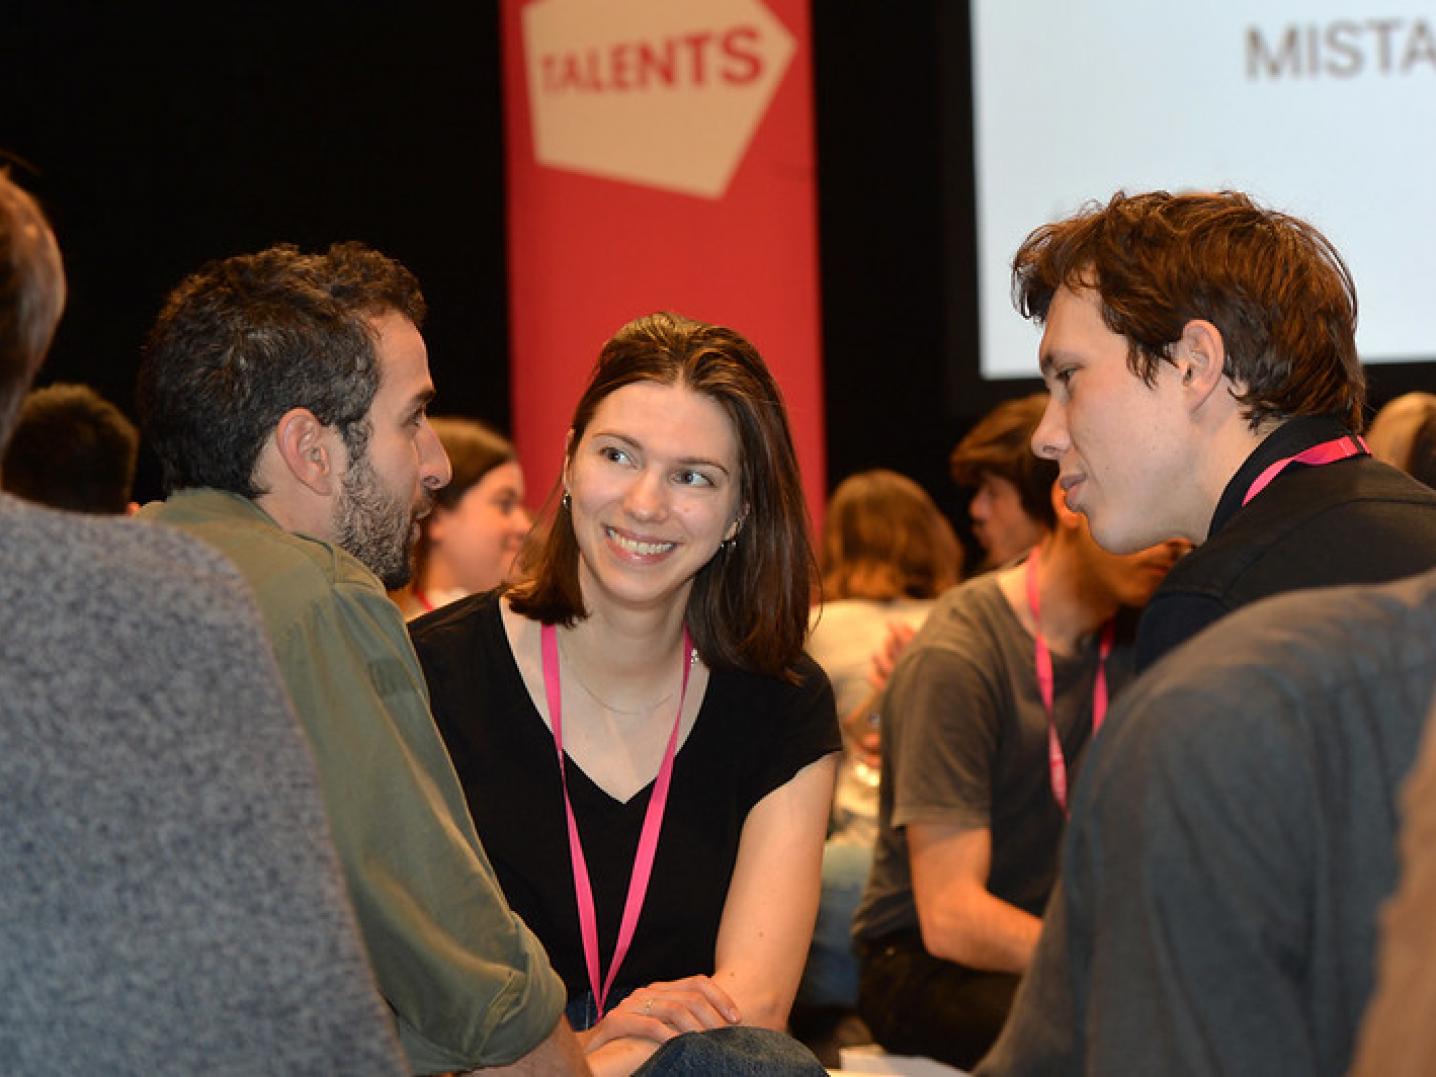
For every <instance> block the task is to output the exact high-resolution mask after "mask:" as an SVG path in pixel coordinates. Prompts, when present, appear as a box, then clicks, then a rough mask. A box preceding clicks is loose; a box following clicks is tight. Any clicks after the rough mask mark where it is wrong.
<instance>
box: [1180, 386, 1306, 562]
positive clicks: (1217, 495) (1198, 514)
mask: <svg viewBox="0 0 1436 1077" xmlns="http://www.w3.org/2000/svg"><path fill="white" fill-rule="evenodd" d="M1283 422H1285V420H1283V419H1269V420H1267V421H1266V422H1263V423H1261V424H1260V425H1259V426H1258V427H1257V428H1256V429H1255V430H1253V429H1252V428H1251V426H1250V425H1249V424H1248V423H1247V421H1246V419H1245V418H1244V417H1242V416H1241V415H1240V414H1239V413H1238V412H1237V411H1236V410H1235V409H1234V410H1233V411H1232V413H1231V414H1230V416H1229V417H1228V419H1227V421H1226V422H1224V423H1223V424H1222V425H1221V426H1220V427H1219V428H1218V429H1217V430H1215V431H1214V432H1213V434H1212V437H1211V438H1210V439H1209V440H1208V442H1207V443H1206V445H1205V446H1203V448H1202V451H1201V452H1200V453H1199V454H1198V455H1199V461H1198V464H1197V467H1196V468H1195V469H1194V475H1195V482H1196V491H1195V497H1194V498H1193V502H1192V503H1193V509H1192V512H1191V518H1190V520H1188V521H1187V525H1186V526H1184V527H1183V528H1182V529H1181V530H1180V531H1178V532H1176V534H1178V535H1179V536H1180V537H1182V538H1186V539H1188V540H1190V541H1191V542H1192V543H1193V544H1195V545H1201V544H1202V543H1203V542H1205V541H1206V539H1207V532H1208V530H1209V529H1210V527H1211V523H1212V517H1213V516H1214V515H1215V514H1216V511H1217V505H1218V504H1219V503H1220V502H1221V499H1222V494H1223V493H1225V492H1226V489H1227V486H1228V485H1230V483H1231V481H1232V479H1233V478H1234V477H1235V476H1236V473H1237V472H1238V471H1240V470H1241V467H1242V465H1243V464H1244V463H1246V461H1247V458H1248V457H1249V456H1251V454H1252V453H1254V452H1255V451H1256V449H1257V446H1258V445H1260V444H1261V443H1262V442H1263V441H1265V440H1266V439H1267V438H1268V437H1269V436H1270V435H1271V433H1272V432H1273V431H1274V430H1276V429H1277V428H1278V427H1280V426H1281V425H1282V423H1283Z"/></svg>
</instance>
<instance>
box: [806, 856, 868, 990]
mask: <svg viewBox="0 0 1436 1077" xmlns="http://www.w3.org/2000/svg"><path fill="white" fill-rule="evenodd" d="M872 866H873V850H872V847H871V846H868V845H855V844H848V843H844V842H833V841H830V842H828V843H827V844H826V845H824V846H823V891H822V897H821V898H820V899H819V902H818V923H817V926H816V927H815V928H814V929H813V946H812V949H810V950H809V951H808V964H807V966H806V967H805V968H804V969H803V979H802V982H801V983H799V984H798V1000H797V1001H798V1004H799V1005H801V1006H811V1007H821V1006H835V1007H840V1008H842V1009H845V1010H855V1009H857V1008H858V955H857V953H856V951H855V950H854V949H853V913H855V912H857V909H858V902H859V901H860V900H861V899H862V896H863V887H864V886H866V885H867V881H868V871H869V870H870V869H871V868H872Z"/></svg>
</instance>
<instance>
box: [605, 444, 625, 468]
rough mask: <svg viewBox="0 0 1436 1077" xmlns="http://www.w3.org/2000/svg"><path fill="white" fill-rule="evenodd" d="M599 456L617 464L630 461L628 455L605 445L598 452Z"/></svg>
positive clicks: (614, 447)
mask: <svg viewBox="0 0 1436 1077" xmlns="http://www.w3.org/2000/svg"><path fill="white" fill-rule="evenodd" d="M598 455H599V456H601V457H603V458H604V459H605V460H611V461H613V462H614V463H615V464H622V463H625V462H626V461H627V460H628V453H626V452H624V451H623V450H622V449H620V448H617V447H616V446H613V445H605V446H604V447H603V448H601V449H599V450H598Z"/></svg>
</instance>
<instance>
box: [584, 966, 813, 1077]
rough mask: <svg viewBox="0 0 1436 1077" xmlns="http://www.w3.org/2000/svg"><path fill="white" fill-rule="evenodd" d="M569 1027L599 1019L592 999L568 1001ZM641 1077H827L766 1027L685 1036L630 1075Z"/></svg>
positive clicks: (620, 993) (622, 993)
mask: <svg viewBox="0 0 1436 1077" xmlns="http://www.w3.org/2000/svg"><path fill="white" fill-rule="evenodd" d="M628 994H629V989H627V988H622V989H620V988H618V986H617V985H615V989H614V991H613V993H612V994H611V995H610V996H609V1008H610V1009H612V1008H613V1007H615V1006H617V1005H618V1004H619V1003H620V1002H622V1001H623V999H624V998H625V997H626V996H627V995H628ZM565 1013H566V1014H567V1016H568V1023H569V1024H570V1025H571V1026H572V1027H573V1028H574V1029H576V1030H582V1029H586V1028H592V1027H593V1025H594V1022H595V1020H596V1019H597V1016H598V1009H597V1007H595V1006H594V1004H593V995H592V993H590V992H587V991H585V992H584V993H583V994H582V995H579V996H577V997H576V998H573V999H570V1000H569V1003H568V1007H567V1009H566V1011H565ZM640 1073H648V1074H659V1075H664V1074H675V1075H679V1077H682V1075H684V1074H695V1075H703V1074H714V1075H717V1077H721V1075H724V1074H731V1075H732V1077H749V1075H752V1077H760V1075H761V1074H765V1073H771V1074H774V1075H775V1077H809V1075H813V1077H826V1074H827V1070H825V1069H824V1068H823V1067H822V1065H821V1064H820V1063H819V1062H818V1059H817V1057H816V1056H815V1055H814V1054H813V1053H812V1052H811V1051H809V1050H808V1049H807V1048H806V1047H804V1046H803V1045H802V1044H801V1043H799V1042H798V1041H797V1040H795V1039H793V1038H792V1037H791V1036H787V1035H784V1034H783V1033H781V1032H774V1031H772V1030H771V1029H766V1028H751V1027H749V1026H747V1025H733V1026H732V1027H730V1028H714V1029H709V1030H708V1031H707V1032H685V1033H683V1034H682V1035H679V1036H675V1037H673V1039H671V1040H669V1041H668V1042H667V1043H665V1044H664V1045H663V1046H662V1047H660V1048H658V1050H657V1051H655V1052H654V1053H653V1055H652V1057H650V1058H649V1060H648V1061H647V1062H645V1063H644V1064H643V1065H641V1066H639V1067H638V1069H636V1070H634V1074H635V1077H637V1074H640Z"/></svg>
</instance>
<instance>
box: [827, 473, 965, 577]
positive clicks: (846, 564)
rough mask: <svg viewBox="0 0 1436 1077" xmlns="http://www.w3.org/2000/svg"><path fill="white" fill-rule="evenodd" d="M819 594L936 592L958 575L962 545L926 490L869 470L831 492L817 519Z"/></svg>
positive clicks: (900, 477)
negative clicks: (820, 539) (824, 515)
mask: <svg viewBox="0 0 1436 1077" xmlns="http://www.w3.org/2000/svg"><path fill="white" fill-rule="evenodd" d="M822 568H823V598H824V600H825V601H832V600H834V599H843V598H868V599H874V600H877V601H887V600H890V599H895V598H936V597H937V596H938V595H939V594H941V593H942V592H943V591H945V590H947V589H948V588H949V587H951V586H952V585H953V584H955V583H956V582H957V581H958V579H959V578H960V577H961V575H962V547H961V546H960V545H959V544H958V541H957V536H956V535H955V534H954V533H953V530H952V525H951V524H949V523H948V522H947V518H946V517H945V516H943V514H942V512H941V510H939V509H938V507H937V506H936V505H935V504H933V500H932V498H930V497H928V495H927V491H926V490H924V489H923V488H922V487H921V486H919V485H918V484H917V483H915V482H913V481H912V480H911V479H909V478H908V477H907V476H906V475H899V474H898V473H897V472H896V471H888V470H886V469H884V468H875V469H873V470H871V471H860V472H858V473H857V474H856V475H849V476H848V477H847V478H846V479H844V480H843V481H842V482H841V483H839V484H838V488H837V489H836V490H834V491H833V496H832V499H831V500H830V501H829V502H828V513H827V519H826V522H825V523H824V525H823V542H822Z"/></svg>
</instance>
